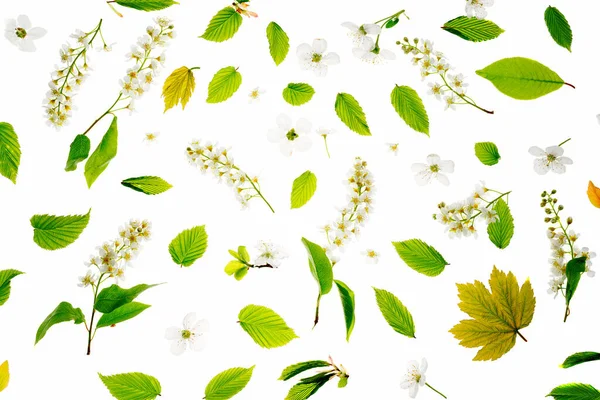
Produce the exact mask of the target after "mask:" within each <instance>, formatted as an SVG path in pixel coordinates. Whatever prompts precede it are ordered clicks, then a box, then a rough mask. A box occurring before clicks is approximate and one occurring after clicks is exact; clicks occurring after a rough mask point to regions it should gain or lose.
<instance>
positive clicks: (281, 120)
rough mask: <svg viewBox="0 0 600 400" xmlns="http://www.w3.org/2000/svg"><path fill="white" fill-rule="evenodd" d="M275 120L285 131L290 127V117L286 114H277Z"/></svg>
mask: <svg viewBox="0 0 600 400" xmlns="http://www.w3.org/2000/svg"><path fill="white" fill-rule="evenodd" d="M276 121H277V126H278V127H280V128H281V129H283V130H284V131H286V132H287V131H289V130H290V129H292V119H291V118H290V117H289V116H288V115H287V114H279V115H278V116H277V120H276Z"/></svg>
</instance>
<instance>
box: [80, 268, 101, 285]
mask: <svg viewBox="0 0 600 400" xmlns="http://www.w3.org/2000/svg"><path fill="white" fill-rule="evenodd" d="M96 280H98V275H97V274H96V273H95V272H94V271H93V270H92V269H88V271H87V272H86V274H85V275H84V276H80V277H79V283H78V284H77V286H79V287H88V286H90V285H94V284H95V283H96Z"/></svg>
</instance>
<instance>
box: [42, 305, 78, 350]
mask: <svg viewBox="0 0 600 400" xmlns="http://www.w3.org/2000/svg"><path fill="white" fill-rule="evenodd" d="M68 321H73V322H74V323H75V325H79V324H81V323H83V322H84V321H85V316H84V315H83V312H82V311H81V308H73V306H72V305H71V303H67V302H66V301H63V302H62V303H60V304H59V305H58V306H57V307H56V308H55V309H54V311H52V312H51V313H50V315H48V316H47V317H46V319H45V320H44V322H42V324H41V325H40V327H39V328H38V330H37V333H36V334H35V343H36V344H37V343H38V342H39V341H40V340H42V339H43V338H44V336H46V333H47V332H48V329H50V328H51V327H52V326H54V325H56V324H60V323H61V322H68Z"/></svg>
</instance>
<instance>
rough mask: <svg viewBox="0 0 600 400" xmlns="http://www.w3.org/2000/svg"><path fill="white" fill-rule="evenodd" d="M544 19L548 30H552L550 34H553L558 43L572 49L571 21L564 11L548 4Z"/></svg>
mask: <svg viewBox="0 0 600 400" xmlns="http://www.w3.org/2000/svg"><path fill="white" fill-rule="evenodd" d="M544 20H545V21H546V26H547V27H548V32H550V36H552V39H554V41H555V42H556V44H558V45H559V46H561V47H564V48H565V49H567V50H569V51H571V44H572V43H573V32H571V26H570V25H569V21H567V19H566V18H565V16H564V15H563V13H561V12H560V11H558V8H556V7H552V6H548V8H546V11H545V12H544Z"/></svg>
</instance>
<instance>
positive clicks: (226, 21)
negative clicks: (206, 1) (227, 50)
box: [200, 6, 243, 42]
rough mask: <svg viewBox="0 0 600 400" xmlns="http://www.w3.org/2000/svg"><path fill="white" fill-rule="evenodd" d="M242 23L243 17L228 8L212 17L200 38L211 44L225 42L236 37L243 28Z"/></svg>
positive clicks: (231, 8)
mask: <svg viewBox="0 0 600 400" xmlns="http://www.w3.org/2000/svg"><path fill="white" fill-rule="evenodd" d="M242 21H243V20H242V16H241V15H240V14H238V13H237V12H235V10H234V9H233V7H230V6H227V7H225V8H223V9H222V10H221V11H219V12H218V13H217V14H215V16H214V17H212V19H211V20H210V22H209V23H208V26H207V27H206V31H204V33H203V34H202V36H200V37H201V38H203V39H206V40H210V41H211V42H224V41H225V40H229V39H231V38H232V37H233V35H235V33H236V32H237V31H238V29H240V26H242Z"/></svg>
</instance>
